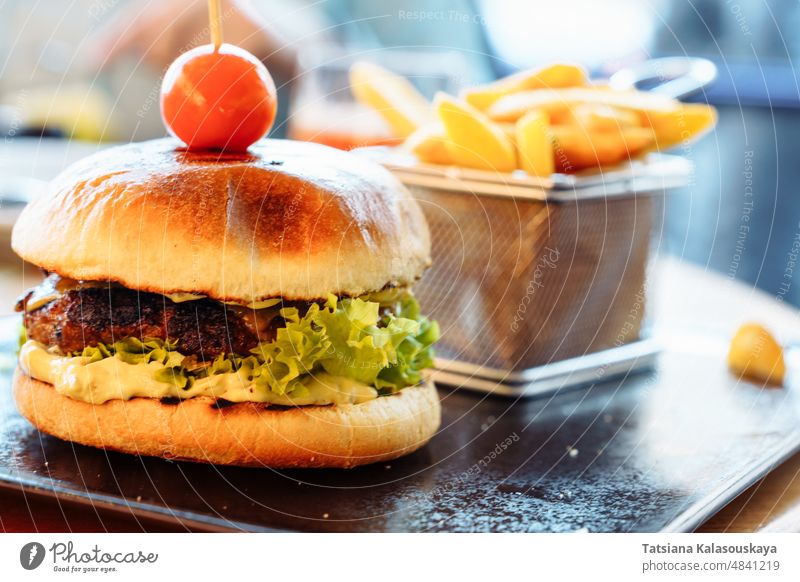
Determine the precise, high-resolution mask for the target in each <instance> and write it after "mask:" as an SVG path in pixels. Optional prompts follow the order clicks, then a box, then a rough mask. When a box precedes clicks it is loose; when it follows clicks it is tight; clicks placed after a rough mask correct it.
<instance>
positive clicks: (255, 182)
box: [12, 139, 430, 303]
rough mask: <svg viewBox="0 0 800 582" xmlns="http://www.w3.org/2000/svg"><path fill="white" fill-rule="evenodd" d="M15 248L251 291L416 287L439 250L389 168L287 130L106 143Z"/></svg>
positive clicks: (49, 201) (154, 285)
mask: <svg viewBox="0 0 800 582" xmlns="http://www.w3.org/2000/svg"><path fill="white" fill-rule="evenodd" d="M12 246H13V248H14V250H15V251H16V252H17V254H19V255H20V256H21V257H22V258H23V259H25V260H27V261H29V262H31V263H33V264H35V265H38V266H40V267H42V268H44V269H46V270H48V271H53V272H56V273H59V274H61V275H63V276H66V277H70V278H73V279H85V280H112V281H117V282H119V283H121V284H122V285H124V286H126V287H130V288H134V289H141V290H143V291H152V292H156V293H178V292H192V293H199V294H203V295H207V296H209V297H212V298H214V299H217V300H221V301H225V300H229V301H238V302H244V303H249V302H251V301H255V300H259V299H263V298H266V297H278V296H282V297H285V298H288V299H305V300H312V299H319V298H324V297H326V296H327V294H328V293H334V294H340V295H359V294H361V293H365V292H369V291H376V290H379V289H381V288H383V287H385V286H386V285H409V284H411V283H413V282H414V281H415V280H416V279H418V278H419V277H420V275H421V274H422V272H423V271H424V269H425V268H426V267H427V265H428V264H429V262H430V256H429V251H430V240H429V234H428V227H427V225H426V223H425V219H424V217H423V215H422V212H421V210H420V208H419V206H418V205H417V203H416V201H414V199H413V198H412V197H411V195H410V194H409V193H408V191H407V190H406V189H405V188H404V187H403V186H402V185H401V184H400V183H399V181H397V180H396V179H395V178H394V177H393V176H392V175H391V174H390V173H389V172H388V171H386V170H385V169H383V168H381V167H380V166H378V165H376V164H374V163H373V162H370V161H368V160H365V159H363V158H362V157H361V156H358V155H356V154H350V153H346V152H342V151H339V150H334V149H332V148H328V147H325V146H321V145H317V144H310V143H299V142H291V141H283V140H266V141H263V142H260V143H259V144H258V145H256V146H253V147H252V148H251V150H250V152H248V153H247V154H218V153H188V152H186V151H184V150H181V149H180V148H178V143H177V142H176V141H174V140H172V139H160V140H154V141H149V142H143V143H133V144H129V145H125V146H120V147H115V148H110V149H108V150H104V151H102V152H100V153H98V154H95V155H93V156H89V157H88V158H85V159H83V160H81V161H79V162H78V163H76V164H75V165H73V166H71V167H70V168H68V169H67V170H66V171H65V172H64V173H62V174H61V175H60V176H59V177H57V178H56V179H55V180H54V181H53V182H52V183H51V185H50V188H49V190H48V192H47V193H46V194H44V195H43V196H41V197H40V198H38V199H37V200H35V201H34V202H32V203H31V204H29V205H28V206H27V207H26V208H25V210H24V211H23V212H22V215H21V216H20V218H19V220H18V221H17V224H16V226H15V228H14V232H13V237H12Z"/></svg>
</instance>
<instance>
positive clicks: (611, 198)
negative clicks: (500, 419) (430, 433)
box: [369, 149, 692, 396]
mask: <svg viewBox="0 0 800 582" xmlns="http://www.w3.org/2000/svg"><path fill="white" fill-rule="evenodd" d="M369 155H371V156H372V157H373V158H375V159H377V160H378V161H380V162H381V163H383V164H384V165H385V166H386V167H388V168H389V169H390V170H392V172H393V173H395V175H397V176H398V177H399V178H400V179H401V181H402V182H403V183H404V184H405V185H406V186H407V187H409V189H410V190H411V191H412V193H413V194H414V196H415V197H416V199H417V200H418V201H419V203H420V204H421V206H422V208H423V210H424V212H425V215H426V217H427V219H428V223H429V225H430V229H431V238H432V255H433V265H432V267H431V269H430V270H429V271H428V272H427V273H426V274H425V276H424V277H423V278H422V280H421V281H420V282H419V283H418V284H417V285H416V286H415V288H414V289H415V294H416V295H417V297H418V298H419V301H420V303H421V305H422V306H423V308H424V310H425V311H426V312H427V313H428V314H430V315H431V317H433V318H435V319H437V320H438V321H439V324H440V326H441V329H442V338H441V340H440V342H439V344H438V347H437V356H438V358H437V371H436V374H435V378H436V379H437V380H438V381H439V382H442V383H445V384H450V385H455V386H459V387H465V388H472V389H475V390H481V391H487V392H492V393H496V394H502V395H509V396H520V395H535V394H544V393H548V392H551V391H554V390H557V389H561V388H564V387H569V386H575V385H579V384H584V383H587V382H591V381H596V380H599V379H600V378H608V377H610V376H613V375H619V374H623V373H629V372H631V371H633V370H638V369H642V368H647V367H649V366H651V365H652V363H653V361H654V358H655V355H656V354H657V352H658V347H657V345H656V344H655V342H654V341H652V340H650V339H647V337H646V333H645V321H646V319H645V315H646V311H647V270H648V264H649V259H650V257H651V248H652V244H651V238H652V237H653V234H654V232H656V231H660V224H661V218H660V217H661V215H662V212H661V210H662V206H663V205H662V198H663V197H662V194H663V193H664V192H666V191H667V190H669V189H671V188H675V187H679V186H682V185H685V184H686V183H687V182H688V178H689V176H690V174H691V170H692V167H691V164H690V163H689V162H688V161H687V160H685V159H683V158H680V157H676V156H668V155H650V156H649V157H647V158H646V159H643V160H640V161H634V162H631V163H630V164H627V165H625V166H624V167H619V168H616V169H614V170H612V171H608V170H607V171H604V172H601V171H598V172H597V173H591V174H583V175H562V174H557V175H554V176H552V177H550V178H548V179H539V178H531V177H529V176H527V175H526V174H524V173H512V174H508V175H502V174H497V173H491V172H483V171H480V170H470V169H465V168H453V167H440V166H434V165H425V164H420V163H418V162H417V161H416V160H415V159H413V158H405V157H403V156H402V155H400V154H397V153H394V152H392V151H391V150H380V149H375V150H372V151H371V152H369Z"/></svg>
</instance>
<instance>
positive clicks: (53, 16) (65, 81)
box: [0, 0, 800, 305]
mask: <svg viewBox="0 0 800 582" xmlns="http://www.w3.org/2000/svg"><path fill="white" fill-rule="evenodd" d="M223 23H224V24H223V26H224V30H225V38H226V40H227V41H230V42H233V43H236V44H240V45H242V46H244V47H245V48H247V49H248V50H250V51H251V52H253V53H254V54H256V55H257V56H258V57H259V58H261V59H263V60H264V61H265V63H266V64H267V66H268V67H269V68H270V71H271V72H272V74H273V76H274V78H275V80H276V83H277V85H278V86H279V92H280V98H281V110H280V113H279V120H278V122H277V123H276V127H275V129H274V130H273V134H272V135H273V136H287V135H288V136H291V137H295V138H299V139H311V140H315V141H321V142H324V143H329V144H331V145H336V146H340V147H353V146H357V145H363V144H372V143H385V142H387V141H390V140H389V138H388V131H387V130H386V128H385V127H382V125H381V124H382V122H381V121H380V120H379V119H376V118H375V117H373V115H372V114H371V113H370V112H369V111H363V110H360V109H359V108H358V107H357V106H356V105H355V104H354V103H353V102H352V100H351V98H350V95H349V91H348V88H347V76H346V71H347V67H348V65H349V64H350V63H351V62H352V61H353V60H354V59H356V58H366V59H369V60H375V61H376V62H380V63H382V64H385V65H386V66H387V67H389V68H391V69H393V70H396V71H398V72H400V73H403V74H406V75H408V76H409V77H411V78H412V80H413V81H414V82H415V84H417V86H418V87H419V88H420V89H421V90H422V91H423V92H424V93H425V94H426V95H427V96H431V95H432V94H433V93H434V92H435V91H437V90H445V91H448V92H456V91H458V89H459V88H460V87H464V86H468V85H470V84H474V83H477V82H484V81H488V80H491V79H493V78H496V77H499V76H502V75H506V74H508V73H511V72H513V71H514V70H517V69H519V68H524V67H529V66H535V65H538V64H545V63H548V62H551V61H554V60H558V61H574V62H578V63H581V64H583V65H585V66H586V67H587V68H588V69H590V70H591V71H592V73H593V74H594V75H596V76H607V75H610V74H612V73H613V72H615V71H617V70H619V69H621V68H624V67H626V66H630V65H633V64H635V63H638V62H641V61H644V60H646V59H649V58H653V57H660V56H671V55H692V56H702V57H706V58H708V59H711V60H712V61H714V62H715V63H716V65H717V67H718V69H719V77H718V79H717V81H716V83H715V84H714V86H713V87H712V88H711V89H710V90H708V91H707V92H705V93H703V94H701V95H699V96H697V97H696V98H695V99H696V100H700V101H707V102H709V103H711V104H713V105H715V106H717V107H718V108H719V112H720V120H719V125H718V127H717V128H716V130H715V131H714V132H713V133H711V134H710V135H708V136H706V137H705V138H704V139H702V140H701V141H700V142H698V143H696V144H693V145H691V146H690V147H685V148H683V149H682V150H681V151H680V152H679V153H682V154H684V155H686V156H688V157H689V158H691V159H692V161H693V162H694V163H695V166H696V171H695V176H694V179H693V181H692V185H691V186H690V187H688V188H684V189H683V190H680V191H678V192H675V193H674V194H671V195H670V197H669V198H668V202H667V215H666V216H667V224H666V232H667V236H666V239H665V240H663V241H662V244H661V248H662V250H665V251H666V252H668V253H671V254H673V255H677V256H680V257H683V258H685V259H688V260H690V261H693V262H695V263H698V264H700V265H702V266H705V267H708V268H711V269H714V270H716V271H719V272H721V273H723V274H724V275H725V276H727V277H729V278H731V279H736V280H741V281H744V282H747V283H750V284H754V285H756V286H758V287H760V288H761V289H763V290H764V291H766V292H767V293H770V294H772V295H773V296H775V297H776V298H777V299H778V300H781V301H788V302H790V303H792V304H794V305H800V283H798V285H795V284H793V276H794V269H795V266H796V265H795V263H796V260H797V254H798V252H800V200H798V194H797V193H796V192H795V190H796V189H797V188H798V186H797V185H798V184H800V164H798V163H796V162H795V160H794V156H795V155H797V153H798V151H797V150H798V149H800V148H798V146H796V145H795V142H794V140H793V136H794V135H796V134H797V133H798V131H800V109H798V107H799V106H800V87H799V86H798V80H797V77H796V74H795V71H794V59H800V36H798V35H797V34H796V31H797V30H798V26H800V3H798V2H797V1H796V0H791V1H790V0H771V1H770V2H765V1H764V0H685V1H684V0H675V1H666V0H605V1H603V2H597V1H596V0H560V1H559V2H549V1H530V0H528V1H522V0H517V1H514V0H491V1H489V0H485V1H479V0H473V1H467V0H462V1H455V0H453V1H444V0H426V1H424V2H413V1H409V0H402V1H392V0H383V1H381V2H375V1H366V0H361V1H359V0H322V1H310V0H309V1H305V0H291V1H289V0H253V1H251V2H244V1H238V2H237V1H234V0H224V2H223ZM207 39H208V31H207V12H206V2H205V0H199V1H198V0H158V1H156V0H137V1H135V2H134V1H132V0H66V1H65V0H35V1H32V0H5V1H2V2H0V133H2V135H3V136H4V139H3V142H2V144H0V175H1V176H2V178H1V179H0V222H2V221H3V220H5V223H10V221H11V220H13V216H14V212H15V208H17V207H18V205H19V204H21V203H22V202H24V200H25V199H26V198H27V197H29V196H32V195H35V192H36V189H37V188H40V187H41V185H42V182H41V180H43V179H47V178H49V177H51V176H52V175H53V174H54V173H56V172H57V171H59V170H60V169H61V168H62V167H63V166H64V165H65V164H66V163H68V162H69V161H71V160H72V159H74V158H76V157H80V156H82V155H86V154H87V153H91V151H93V150H94V149H96V148H98V147H103V145H104V144H108V143H113V142H120V141H121V142H127V141H131V140H142V139H148V138H152V137H158V136H162V135H164V134H165V130H164V127H163V125H162V123H161V120H160V117H159V110H158V92H159V87H160V79H161V75H162V73H163V71H164V69H165V68H166V67H167V66H168V65H169V63H170V62H171V61H172V59H174V58H175V57H176V56H177V55H178V54H179V53H181V52H183V51H185V50H187V49H189V48H191V47H193V46H195V45H198V44H203V43H206V42H208V40H207ZM42 136H45V137H46V139H44V140H43V139H41V137H42ZM4 217H5V218H4ZM7 226H8V224H6V227H7ZM6 230H7V228H6ZM6 236H7V235H6ZM0 245H3V248H4V252H5V249H6V248H7V242H6V238H4V239H3V240H2V241H0Z"/></svg>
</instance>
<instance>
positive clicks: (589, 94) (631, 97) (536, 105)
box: [486, 88, 680, 122]
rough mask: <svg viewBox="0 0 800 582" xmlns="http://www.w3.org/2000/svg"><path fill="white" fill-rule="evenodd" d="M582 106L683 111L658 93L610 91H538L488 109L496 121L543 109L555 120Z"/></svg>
mask: <svg viewBox="0 0 800 582" xmlns="http://www.w3.org/2000/svg"><path fill="white" fill-rule="evenodd" d="M581 104H592V105H605V106H609V107H616V108H620V109H628V110H633V111H639V112H645V113H648V114H649V113H661V114H667V113H671V112H674V111H676V110H677V109H679V108H680V103H679V102H678V101H675V100H674V99H671V98H669V97H666V96H664V95H658V94H656V93H645V92H643V91H611V90H607V89H592V88H584V89H539V90H536V91H522V92H520V93H512V94H510V95H506V96H505V97H501V98H500V99H499V100H497V101H496V102H495V103H494V104H493V105H492V106H491V107H489V109H488V110H487V112H486V113H487V115H488V116H489V118H490V119H492V120H494V121H512V122H513V121H517V120H518V119H519V118H520V117H522V116H523V115H525V113H527V112H528V111H530V110H531V109H543V110H545V111H547V113H548V115H550V117H551V121H553V117H554V116H558V115H566V114H568V113H569V110H570V109H572V108H573V107H575V106H577V105H581Z"/></svg>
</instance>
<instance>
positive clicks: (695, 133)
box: [640, 103, 717, 151]
mask: <svg viewBox="0 0 800 582" xmlns="http://www.w3.org/2000/svg"><path fill="white" fill-rule="evenodd" d="M640 115H641V118H642V122H643V123H644V124H646V125H649V126H650V127H652V128H653V131H654V132H655V135H656V143H655V146H656V147H657V148H658V149H659V150H662V151H663V150H668V149H670V148H672V147H674V146H676V145H678V144H680V143H688V142H689V141H691V140H694V139H697V138H698V137H699V136H700V135H702V134H704V133H705V132H707V131H709V130H710V129H711V128H712V127H714V125H715V124H716V123H717V112H716V110H715V109H714V108H713V107H711V106H710V105H704V104H700V103H689V104H681V106H680V107H679V108H678V109H676V110H674V111H668V112H661V111H650V112H641V114H640Z"/></svg>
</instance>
